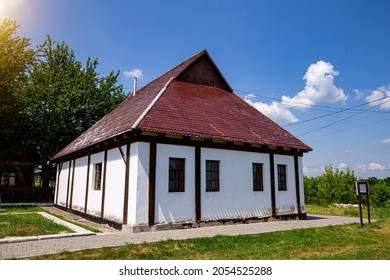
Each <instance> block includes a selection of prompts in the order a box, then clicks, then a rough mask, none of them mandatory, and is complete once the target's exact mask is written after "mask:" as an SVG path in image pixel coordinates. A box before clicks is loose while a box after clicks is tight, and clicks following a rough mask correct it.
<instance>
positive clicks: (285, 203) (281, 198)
mask: <svg viewBox="0 0 390 280" xmlns="http://www.w3.org/2000/svg"><path fill="white" fill-rule="evenodd" d="M274 163H275V166H274V168H275V203H276V214H277V215H283V214H293V213H298V209H297V198H296V187H295V166H294V157H293V156H284V155H275V156H274ZM278 164H284V165H287V190H286V191H279V190H278V169H277V165H278Z"/></svg>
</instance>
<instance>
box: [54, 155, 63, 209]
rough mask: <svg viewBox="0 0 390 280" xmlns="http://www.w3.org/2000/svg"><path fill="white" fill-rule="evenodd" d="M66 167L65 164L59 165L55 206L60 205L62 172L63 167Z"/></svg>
mask: <svg viewBox="0 0 390 280" xmlns="http://www.w3.org/2000/svg"><path fill="white" fill-rule="evenodd" d="M63 165H64V163H63V162H61V163H60V164H58V178H57V184H56V185H57V191H56V198H55V204H58V193H59V192H60V178H61V171H62V166H63Z"/></svg>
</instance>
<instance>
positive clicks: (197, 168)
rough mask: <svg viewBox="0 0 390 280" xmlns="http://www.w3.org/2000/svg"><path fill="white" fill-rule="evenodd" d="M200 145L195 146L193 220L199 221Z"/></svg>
mask: <svg viewBox="0 0 390 280" xmlns="http://www.w3.org/2000/svg"><path fill="white" fill-rule="evenodd" d="M200 166H201V147H200V146H196V147H195V221H196V222H197V223H199V222H200V219H201V215H202V207H201V172H200Z"/></svg>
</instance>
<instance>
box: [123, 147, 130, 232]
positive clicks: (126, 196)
mask: <svg viewBox="0 0 390 280" xmlns="http://www.w3.org/2000/svg"><path fill="white" fill-rule="evenodd" d="M125 164H126V169H125V193H124V195H123V197H124V198H123V222H122V223H123V224H124V225H127V223H128V221H127V220H128V209H129V175H130V143H128V144H127V146H126V158H125Z"/></svg>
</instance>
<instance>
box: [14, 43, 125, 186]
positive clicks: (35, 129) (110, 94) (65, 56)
mask: <svg viewBox="0 0 390 280" xmlns="http://www.w3.org/2000/svg"><path fill="white" fill-rule="evenodd" d="M37 57H38V59H37V61H36V62H35V63H34V65H33V66H32V67H31V69H30V71H29V79H28V86H27V87H25V88H24V90H23V91H22V92H21V97H22V99H23V101H24V108H25V113H26V114H27V115H28V116H29V119H30V121H31V132H32V139H33V141H34V144H35V145H36V147H37V152H38V155H39V164H40V165H41V166H42V174H41V176H42V186H43V187H47V186H48V185H49V180H50V177H51V176H52V173H53V172H52V171H51V164H50V163H49V160H50V158H51V157H53V156H54V155H55V154H56V153H57V152H59V151H60V150H61V149H62V148H63V147H64V146H66V145H67V144H68V143H70V142H71V141H72V140H74V139H75V138H76V137H77V136H79V135H80V134H81V133H82V132H84V131H85V130H86V129H88V128H89V127H90V126H91V125H93V124H94V123H95V122H96V121H98V120H99V119H100V118H102V117H103V116H104V115H106V114H107V113H108V112H109V111H111V110H112V109H113V108H114V107H116V106H117V105H118V104H119V103H120V102H122V101H123V100H124V98H125V95H124V94H123V87H122V85H117V78H118V75H119V72H116V73H115V72H114V71H111V73H110V74H109V75H108V76H106V77H102V78H100V77H99V73H98V72H97V66H98V60H97V59H91V58H88V59H87V61H86V63H85V64H84V65H83V64H82V63H81V62H80V61H78V60H77V59H76V56H75V52H74V51H73V50H72V49H71V48H70V47H69V46H68V45H67V44H65V43H64V42H63V43H57V42H54V41H53V40H52V39H51V38H50V37H49V36H48V38H47V40H46V41H45V42H44V43H43V44H42V45H40V46H39V47H38V51H37Z"/></svg>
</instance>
